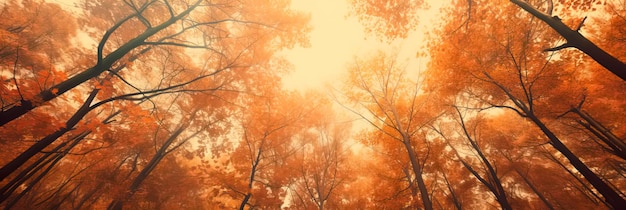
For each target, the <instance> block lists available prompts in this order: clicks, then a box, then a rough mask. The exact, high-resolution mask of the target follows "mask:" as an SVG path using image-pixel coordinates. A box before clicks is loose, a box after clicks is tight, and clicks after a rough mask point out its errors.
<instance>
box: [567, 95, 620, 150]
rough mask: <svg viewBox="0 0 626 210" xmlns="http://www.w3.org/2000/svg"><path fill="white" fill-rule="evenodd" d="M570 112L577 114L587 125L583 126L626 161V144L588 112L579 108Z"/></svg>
mask: <svg viewBox="0 0 626 210" xmlns="http://www.w3.org/2000/svg"><path fill="white" fill-rule="evenodd" d="M570 111H572V112H574V113H576V114H577V115H578V116H580V117H581V118H583V119H584V120H585V122H587V123H586V125H583V126H584V127H585V128H587V129H588V130H589V131H591V132H592V133H593V134H594V135H596V137H598V138H599V139H600V140H602V141H604V143H606V144H607V145H608V146H609V147H611V148H613V149H614V150H615V153H616V155H617V156H619V157H621V158H622V159H626V144H625V143H624V142H623V141H622V140H620V139H619V138H617V136H615V134H613V133H612V132H611V131H610V130H609V129H607V128H606V127H604V125H602V124H601V123H600V122H598V121H596V120H595V119H594V118H593V117H591V115H589V114H588V113H587V112H585V111H583V110H580V109H579V108H578V107H574V108H572V109H571V110H570Z"/></svg>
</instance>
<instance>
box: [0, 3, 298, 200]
mask: <svg viewBox="0 0 626 210" xmlns="http://www.w3.org/2000/svg"><path fill="white" fill-rule="evenodd" d="M26 3H28V5H26V6H33V5H35V6H33V7H39V8H43V9H42V10H40V11H39V12H41V13H25V14H33V15H34V16H35V18H33V19H32V21H30V22H28V21H21V22H20V21H16V22H15V24H14V25H15V26H13V25H11V24H8V23H10V21H13V20H12V19H8V22H6V23H5V22H4V21H2V24H3V25H7V27H6V28H4V27H3V28H2V29H7V30H6V31H8V33H13V34H11V36H10V37H8V39H7V40H8V41H12V40H10V39H18V41H20V42H24V43H27V44H29V45H30V47H31V48H29V50H30V49H33V50H35V49H36V50H40V51H37V52H36V53H39V54H36V53H31V52H28V53H27V52H26V49H27V48H23V49H22V48H20V49H17V50H15V51H12V50H11V48H12V47H9V48H6V49H4V50H8V51H6V52H7V54H6V55H7V56H6V57H3V61H2V68H3V69H6V68H10V69H13V70H12V72H14V73H13V79H12V81H13V83H14V84H9V83H6V84H7V85H4V84H3V86H2V87H3V89H2V91H4V92H3V95H2V97H3V98H2V102H3V110H2V111H3V114H8V113H17V115H13V114H9V115H11V117H8V118H5V117H2V120H6V122H11V123H7V124H3V125H2V127H1V128H0V132H2V133H3V137H6V139H4V138H3V139H2V140H3V141H2V144H3V145H5V144H6V145H11V146H12V148H14V149H15V151H16V152H21V154H22V155H19V154H14V153H6V154H3V157H6V158H2V159H3V160H5V161H6V162H5V161H3V164H5V163H7V164H6V165H3V168H2V173H1V174H2V176H3V178H10V180H6V182H5V181H2V184H3V185H4V184H6V185H4V187H3V194H2V196H3V200H4V199H7V198H8V199H10V204H6V203H3V205H6V207H10V206H14V205H15V206H20V207H24V208H33V207H34V206H37V208H39V207H42V206H45V207H49V208H60V207H68V208H75V207H76V206H79V207H80V206H90V207H104V206H106V205H107V204H108V203H109V202H110V200H107V199H117V198H120V197H117V196H118V195H121V194H124V193H120V191H125V190H126V189H128V188H123V186H131V187H130V191H131V192H135V191H137V190H138V189H139V190H141V188H142V187H139V186H140V185H147V186H144V187H145V188H148V189H149V188H151V185H154V184H155V183H154V182H149V181H147V180H150V179H149V178H148V175H150V174H153V173H154V170H153V169H154V168H157V167H156V166H157V165H158V164H160V163H163V162H165V163H166V165H167V166H166V167H173V166H172V164H171V162H172V161H168V160H166V159H167V158H165V155H166V154H172V151H177V152H176V155H174V157H172V158H171V159H174V160H176V161H180V160H186V161H182V162H187V163H188V162H189V161H190V160H197V159H201V158H203V156H204V155H205V153H206V149H207V146H208V144H219V143H221V142H212V140H211V139H213V138H216V135H225V133H227V132H228V131H229V129H228V126H226V125H223V124H220V125H219V126H213V127H210V128H207V127H206V126H208V125H213V123H214V122H216V121H220V122H221V121H229V120H232V119H230V118H231V116H230V114H231V113H232V112H233V111H232V110H234V109H236V108H235V106H233V103H234V102H236V101H237V100H239V99H238V98H239V97H240V96H241V94H240V93H241V92H246V91H255V90H258V89H255V88H252V86H255V85H263V86H268V85H269V84H268V83H266V82H265V81H270V80H272V79H276V78H277V75H279V74H280V73H282V72H284V71H285V70H284V67H285V66H286V65H285V64H284V61H282V60H280V59H276V58H275V57H274V53H275V52H276V51H277V50H279V49H282V48H285V47H293V46H294V45H296V44H303V45H306V42H307V40H306V38H305V36H303V35H304V33H305V32H306V31H308V27H307V26H306V21H307V20H308V18H307V17H306V16H304V15H301V14H299V13H295V12H293V11H290V10H289V9H288V2H254V3H242V2H223V4H221V3H220V4H207V3H206V2H204V1H196V2H193V4H187V3H186V2H173V1H148V2H143V3H142V4H139V3H137V2H134V1H123V2H117V1H104V0H103V1H97V2H96V1H90V2H86V3H85V4H83V5H81V9H82V12H84V13H82V14H83V15H84V16H81V17H79V18H77V19H78V20H76V18H75V17H70V15H67V14H66V13H64V12H62V10H61V9H60V8H59V7H58V6H54V4H49V3H40V2H38V1H27V2H26ZM26 3H24V4H26ZM35 3H37V4H35ZM240 3H242V5H245V6H241V7H240V5H239V4H240ZM3 6H5V8H3V11H5V12H3V13H2V14H9V16H10V17H16V18H17V17H18V16H17V15H15V14H13V11H14V10H12V9H15V11H19V10H28V8H25V7H26V6H21V5H20V3H16V2H15V1H12V2H10V4H5V5H3ZM103 8H106V9H103ZM28 11H31V10H28ZM50 11H52V12H58V13H59V17H60V18H59V19H58V20H59V21H65V23H68V24H67V27H69V28H70V29H71V26H72V24H73V23H74V22H80V24H82V25H83V26H85V27H86V30H85V31H83V32H84V33H86V34H88V35H92V37H99V36H101V35H100V34H99V32H98V31H106V32H105V35H104V37H103V38H102V39H100V41H99V42H96V43H98V45H97V47H94V48H97V49H96V50H95V51H96V52H95V53H94V54H97V56H96V55H94V57H95V58H97V59H91V60H90V59H89V58H88V57H89V53H86V50H84V49H81V48H80V47H83V46H88V45H89V44H85V45H82V43H77V44H64V42H65V41H66V39H67V40H69V39H70V37H71V35H73V32H71V31H72V30H70V32H65V31H64V30H66V29H65V28H61V27H60V25H62V26H65V25H64V24H65V23H63V24H61V23H59V24H56V22H53V23H54V24H48V25H46V23H45V22H44V21H46V20H45V19H43V18H41V17H39V16H37V15H42V14H47V13H49V12H50ZM207 11H213V12H207ZM267 11H274V12H271V14H273V15H261V12H263V13H264V12H267ZM162 14H169V16H168V15H165V16H164V15H162ZM209 14H212V15H209ZM5 20H6V19H5ZM55 20H56V19H55ZM24 22H27V23H29V24H30V25H28V27H34V29H37V30H39V29H41V28H43V29H46V30H49V31H45V30H44V32H39V31H37V30H29V29H28V28H27V29H28V30H27V29H24V30H22V29H20V30H13V29H12V28H13V27H17V28H19V27H22V26H20V25H19V24H21V23H24ZM226 22H232V23H233V24H224V23H226ZM31 23H32V24H31ZM181 23H182V24H181ZM39 25H42V26H44V25H45V26H46V27H39ZM226 25H227V26H226ZM101 29H102V30H101ZM138 29H140V30H138ZM142 29H145V30H142ZM74 30H75V29H74ZM4 32H5V31H3V33H4ZM30 32H36V33H34V34H33V35H32V36H36V35H37V33H42V34H43V35H42V36H40V37H43V39H41V40H35V39H30V38H28V37H29V36H31V35H28V36H22V37H20V36H18V35H16V34H19V33H30ZM47 33H49V34H55V33H58V34H59V37H57V39H58V41H59V42H58V44H60V45H59V46H58V48H55V49H50V50H47V49H44V50H41V49H43V48H41V49H40V48H37V47H36V46H37V45H38V43H37V42H38V41H45V40H48V41H50V40H52V39H51V38H48V35H49V34H47ZM64 36H65V37H66V38H64ZM4 37H5V36H3V38H4ZM19 39H24V40H19ZM94 40H96V39H95V38H94ZM2 41H6V40H4V39H3V40H2ZM68 42H69V41H68ZM86 42H89V41H86ZM54 44H57V43H56V42H55V43H54ZM7 46H9V45H7ZM50 46H57V45H50ZM94 46H95V45H94ZM73 47H76V48H78V49H75V48H73ZM55 50H56V51H55ZM33 52H34V51H33ZM11 53H12V54H11ZM70 53H71V54H70ZM190 53H196V54H193V55H192V54H190ZM31 54H32V55H35V54H36V55H37V56H41V57H42V58H45V57H46V56H48V57H50V58H54V59H57V58H56V57H55V56H58V55H63V54H64V55H66V56H67V57H65V56H61V57H62V59H60V58H58V61H57V60H53V59H50V60H53V61H57V63H55V64H54V67H56V68H59V67H67V69H62V70H56V69H54V68H49V69H51V70H43V71H39V69H37V71H32V72H34V74H28V73H29V69H28V68H27V67H26V65H24V64H22V63H24V62H23V61H19V62H13V59H15V58H20V59H22V58H23V59H24V61H31V60H34V61H36V62H33V63H36V65H40V66H46V65H48V66H50V65H52V64H49V63H51V62H49V61H45V59H44V61H39V60H35V59H32V58H31V57H33V56H32V55H31ZM3 55H5V54H3ZM69 55H77V56H75V57H72V56H69ZM192 56H196V57H192ZM35 57H36V56H35ZM198 57H202V59H201V60H200V59H198ZM5 58H6V59H5ZM7 59H8V60H7ZM9 60H10V61H11V62H13V63H8V62H9ZM40 60H41V59H40ZM20 62H22V63H20ZM46 62H48V63H46ZM68 63H69V64H68ZM277 64H278V65H277ZM33 66H35V65H33ZM88 66H91V67H88ZM276 67H280V68H276ZM37 68H39V67H37ZM81 68H82V69H88V70H86V71H83V72H80V73H76V72H77V71H78V70H79V69H81ZM268 69H272V70H271V71H270V70H268ZM3 72H4V70H3ZM64 74H67V75H72V74H75V75H74V76H70V79H67V76H64ZM5 75H7V74H4V73H3V74H2V76H5ZM145 75H150V76H145ZM9 76H11V75H10V74H9ZM26 76H30V77H32V78H28V77H26ZM259 78H266V79H265V80H261V81H263V82H259V81H258V80H256V79H259ZM31 80H32V81H35V82H37V83H35V82H31ZM79 84H80V85H79ZM61 87H63V88H66V89H67V93H65V94H64V95H63V96H61V97H59V99H56V100H52V99H53V98H57V96H59V95H61V94H62V92H61V90H60V89H59V88H61ZM37 88H39V89H37ZM258 88H260V89H262V88H263V87H258ZM18 89H19V91H18ZM27 89H28V91H31V92H33V93H34V94H31V96H32V97H26V95H25V94H23V93H25V92H26V90H27ZM70 89H71V90H70ZM5 92H6V93H7V94H6V95H5V94H4V93H5ZM49 93H53V94H54V96H52V97H51V98H49V100H48V99H42V100H40V99H41V98H42V97H43V98H46V97H47V96H46V94H48V95H49ZM11 94H12V95H11ZM37 94H39V96H37ZM250 94H254V93H252V92H251V93H250ZM87 95H88V97H86V98H84V97H85V96H87ZM5 96H6V97H5ZM20 100H21V102H25V101H26V103H22V105H18V103H21V102H20ZM28 101H30V102H37V103H31V105H32V106H31V107H30V108H29V107H26V106H24V104H27V105H28ZM45 101H49V102H45ZM80 104H82V105H80ZM29 106H30V105H29ZM35 107H38V108H37V109H33V111H29V110H31V109H32V108H35ZM16 110H17V111H16ZM20 110H21V111H20ZM189 110H197V111H196V112H194V113H197V114H196V115H194V121H193V122H191V127H189V128H187V129H181V130H182V131H181V133H180V134H179V135H182V136H187V132H192V131H193V132H192V133H196V132H197V134H196V135H195V138H199V137H204V138H205V139H203V140H202V141H200V140H198V141H199V143H198V144H197V145H198V146H197V147H195V146H193V147H192V146H185V144H183V142H185V141H178V142H173V141H174V140H176V139H177V138H176V135H171V136H163V133H167V132H164V131H163V130H175V125H178V123H179V122H177V120H178V119H180V118H184V117H189V116H190V115H189V113H192V112H190V111H189ZM73 111H76V112H73ZM26 112H28V114H26V115H24V117H20V118H18V117H19V116H21V115H22V114H23V113H26ZM3 116H4V115H3ZM7 116H8V115H7ZM13 117H15V118H13ZM33 119H35V120H33ZM63 122H65V123H63ZM188 123H190V122H188ZM155 124H158V125H159V126H160V127H157V126H152V125H155ZM183 124H184V123H183ZM18 127H21V128H23V129H15V128H18ZM133 130H134V131H135V132H133ZM159 130H162V131H159ZM138 131H141V132H138ZM168 132H169V131H168ZM174 133H177V132H174ZM4 134H7V135H4ZM151 135H154V136H151ZM13 137H14V138H13ZM168 137H171V138H168ZM195 138H194V141H195V140H197V139H195ZM29 139H33V140H37V139H43V140H42V141H37V142H35V141H29ZM166 139H173V140H172V141H164V142H162V144H160V143H161V142H159V143H154V144H152V145H153V146H154V148H157V149H155V151H153V152H150V147H149V146H150V144H147V143H150V142H152V141H156V142H158V141H159V140H166ZM178 139H181V138H178ZM182 139H183V140H185V139H187V138H182ZM5 140H6V141H5ZM24 140H27V141H24ZM99 143H101V144H99ZM174 144H175V145H174ZM15 145H18V146H15ZM181 147H186V148H185V149H184V150H180V151H178V150H173V149H174V148H181ZM158 148H161V149H162V151H161V150H160V149H158ZM113 150H116V151H120V152H119V153H117V152H115V151H113ZM121 151H124V152H121ZM157 151H160V152H158V153H156V154H155V155H153V156H150V155H149V154H151V153H154V152H157ZM152 157H154V158H152ZM103 159H105V160H109V161H98V160H103ZM151 160H153V161H151ZM142 161H145V162H149V163H150V164H149V165H148V166H149V167H144V168H143V169H142V170H143V171H142V173H140V174H135V173H136V172H138V169H141V168H142V167H141V166H144V165H142ZM20 166H22V167H20ZM173 168H175V170H179V171H180V170H191V169H190V168H188V167H173ZM69 169H71V170H69ZM18 170H22V171H18ZM63 170H68V172H67V173H54V172H55V171H63ZM70 171H71V172H70ZM103 171H106V172H103ZM14 172H15V173H14ZM18 172H19V174H18ZM185 173H191V172H187V171H186V172H185ZM24 174H28V176H24ZM94 174H96V177H98V175H101V176H103V177H107V179H104V180H97V179H93V178H92V177H90V175H94ZM165 174H167V173H165ZM133 175H135V177H136V179H135V180H136V181H134V183H136V184H131V183H128V185H123V186H119V187H112V186H111V183H115V182H119V183H127V182H126V181H128V178H130V177H133ZM137 175H139V176H137ZM163 175H164V173H157V175H156V176H157V177H160V176H163ZM151 176H152V175H151ZM109 178H110V179H109ZM22 183H23V184H22ZM145 183H150V184H145ZM172 183H173V182H172ZM187 183H189V182H187ZM24 184H25V185H24ZM16 186H17V187H16ZM21 186H28V189H26V190H23V189H22V188H21ZM185 186H187V185H185ZM181 187H183V186H181ZM5 189H6V190H5ZM174 189H180V188H172V191H174ZM107 190H110V192H107ZM139 194H141V193H139ZM157 194H158V193H157ZM134 197H138V195H134ZM139 198H142V199H147V198H146V197H145V196H139ZM25 200H27V201H25ZM120 200H121V201H122V202H123V203H129V205H131V206H134V204H133V203H132V201H129V199H128V198H122V199H120ZM30 201H36V202H30ZM122 202H114V203H122ZM163 202H165V200H164V201H161V203H163ZM70 206H71V207H70ZM112 206H115V205H112Z"/></svg>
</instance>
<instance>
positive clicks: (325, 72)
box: [282, 0, 449, 90]
mask: <svg viewBox="0 0 626 210" xmlns="http://www.w3.org/2000/svg"><path fill="white" fill-rule="evenodd" d="M448 1H449V0H427V2H428V4H429V5H431V7H430V9H429V10H427V11H422V12H420V19H421V20H420V24H419V26H418V29H417V30H415V31H413V32H412V33H411V34H410V35H409V37H407V38H406V39H404V40H396V41H394V42H392V43H384V42H380V41H378V39H376V38H375V37H367V38H366V35H365V34H364V29H363V26H362V25H361V24H360V23H359V22H358V21H357V18H356V17H353V16H347V14H348V9H349V7H348V2H347V0H292V7H293V9H295V10H299V11H303V12H305V13H310V14H311V25H312V26H313V30H312V32H311V34H310V41H311V47H310V48H302V47H297V48H295V49H292V50H286V51H283V52H282V55H284V56H285V57H286V58H287V59H288V60H289V61H290V62H292V63H293V64H294V66H295V69H294V70H295V71H294V72H293V73H292V74H291V75H289V76H288V77H286V78H284V82H285V87H286V88H288V89H299V90H306V89H311V88H313V89H317V88H322V87H323V86H324V85H325V84H326V83H330V84H337V83H340V82H341V77H342V76H345V74H346V73H345V72H346V66H347V65H348V64H349V63H350V62H352V61H353V60H354V57H355V56H358V57H362V56H365V55H368V54H371V53H373V52H375V51H376V50H389V51H392V50H393V49H397V50H398V51H399V55H398V59H399V60H400V61H404V62H406V64H407V65H408V66H407V71H409V74H411V73H415V72H417V71H419V70H420V68H422V69H423V68H425V64H426V63H427V59H425V58H417V57H416V56H415V55H416V53H417V50H418V49H420V48H421V47H423V45H424V34H425V32H426V30H430V29H431V26H433V25H434V23H435V22H436V20H437V19H438V16H439V12H438V11H439V8H440V7H441V5H443V4H444V3H446V2H448Z"/></svg>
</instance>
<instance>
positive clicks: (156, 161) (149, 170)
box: [108, 126, 187, 210]
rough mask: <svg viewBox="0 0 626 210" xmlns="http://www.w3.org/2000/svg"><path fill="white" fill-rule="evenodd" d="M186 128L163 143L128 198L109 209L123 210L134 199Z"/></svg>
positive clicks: (179, 129)
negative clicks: (128, 201) (125, 204)
mask: <svg viewBox="0 0 626 210" xmlns="http://www.w3.org/2000/svg"><path fill="white" fill-rule="evenodd" d="M186 128H187V126H181V127H179V128H178V129H176V130H175V131H174V132H173V133H172V135H170V137H168V139H167V140H166V141H165V142H164V143H163V145H161V148H159V150H158V151H157V152H156V153H155V154H154V156H152V159H151V160H150V162H148V164H147V165H146V167H144V168H143V169H142V170H141V172H139V175H137V177H135V179H134V180H133V183H132V184H131V185H130V188H129V190H128V193H127V194H126V196H125V197H124V198H123V199H115V200H113V201H111V203H110V204H109V207H108V209H109V210H121V209H122V207H123V206H124V202H125V201H126V200H129V199H130V198H132V196H133V195H134V194H135V192H137V190H138V189H139V186H140V185H141V184H142V183H143V181H145V180H146V178H148V176H149V175H150V173H152V171H153V170H154V169H155V168H156V167H157V165H158V164H159V163H160V162H161V160H163V158H164V157H165V155H167V154H168V151H167V148H169V147H170V145H172V143H174V140H176V138H178V136H179V135H180V134H181V133H182V132H183V131H184V130H185V129H186Z"/></svg>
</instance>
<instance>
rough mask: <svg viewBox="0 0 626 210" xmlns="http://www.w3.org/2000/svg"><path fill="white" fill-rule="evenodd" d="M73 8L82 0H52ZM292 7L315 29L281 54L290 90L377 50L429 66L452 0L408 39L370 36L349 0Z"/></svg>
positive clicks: (336, 79)
mask: <svg viewBox="0 0 626 210" xmlns="http://www.w3.org/2000/svg"><path fill="white" fill-rule="evenodd" d="M49 1H52V2H55V3H58V4H61V5H62V6H65V7H66V8H69V9H72V8H77V7H75V4H76V2H78V1H79V0H49ZM291 1H292V2H291V4H292V9H294V10H298V11H302V12H304V13H308V14H310V15H311V22H310V24H311V26H312V27H313V30H312V31H311V33H310V34H309V38H310V43H311V45H310V47H308V48H303V47H299V46H297V47H295V48H293V49H289V50H284V51H282V52H280V53H279V55H281V56H284V57H285V58H286V59H287V60H288V61H290V62H291V63H292V64H293V66H294V69H293V71H292V72H291V74H289V75H287V76H286V77H284V78H283V83H284V87H285V88H286V89H289V90H303V91H304V90H308V89H318V90H319V89H322V88H325V86H326V85H327V84H339V83H341V82H342V78H343V77H344V76H345V75H346V74H347V71H346V69H347V66H348V64H350V62H352V61H354V58H355V56H356V57H364V56H367V55H368V54H372V53H374V52H375V51H377V50H385V51H389V52H391V51H392V50H393V49H395V50H397V51H398V52H397V53H398V59H399V61H401V62H405V64H406V65H407V71H409V74H411V73H412V72H417V71H419V70H422V69H424V68H425V66H426V64H427V62H428V60H427V59H426V58H417V57H416V56H415V55H416V53H417V51H418V49H420V48H422V47H423V46H424V44H425V43H424V38H425V37H424V34H425V32H426V31H428V30H430V29H431V28H432V26H433V25H434V24H433V22H435V21H436V20H437V19H438V15H439V14H438V13H437V12H436V11H438V10H439V8H440V7H441V5H443V4H445V3H446V2H449V1H450V0H425V2H427V3H428V4H429V5H430V9H429V10H423V11H420V15H419V16H420V20H419V26H418V29H417V30H415V31H413V32H411V33H410V34H409V36H408V37H407V38H406V39H401V40H395V41H393V42H392V43H385V42H381V41H379V40H378V39H377V38H375V37H373V36H372V37H367V36H366V34H365V33H364V31H365V30H364V28H363V26H362V25H361V23H359V22H358V21H357V18H356V17H354V16H348V13H349V5H348V0H291Z"/></svg>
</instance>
